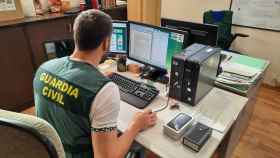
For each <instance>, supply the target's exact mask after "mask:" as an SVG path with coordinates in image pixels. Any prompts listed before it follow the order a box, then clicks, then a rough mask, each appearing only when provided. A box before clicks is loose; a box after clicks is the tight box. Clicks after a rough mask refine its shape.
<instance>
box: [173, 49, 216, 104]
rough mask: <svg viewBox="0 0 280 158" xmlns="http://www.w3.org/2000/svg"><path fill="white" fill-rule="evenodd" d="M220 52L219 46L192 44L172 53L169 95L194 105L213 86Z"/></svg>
mask: <svg viewBox="0 0 280 158" xmlns="http://www.w3.org/2000/svg"><path fill="white" fill-rule="evenodd" d="M220 52H221V50H220V49H219V48H213V47H211V46H206V45H202V44H193V45H191V46H189V47H188V48H186V49H185V50H184V51H183V52H182V53H180V54H177V55H174V56H173V58H172V66H171V78H170V88H169V96H170V97H171V98H174V99H177V100H179V101H182V102H185V103H188V104H190V105H193V106H194V105H196V104H197V103H198V101H199V100H200V99H202V97H204V96H205V95H206V94H207V93H208V92H209V91H210V90H211V89H212V88H213V87H214V82H215V80H216V75H217V71H218V67H219V61H220Z"/></svg>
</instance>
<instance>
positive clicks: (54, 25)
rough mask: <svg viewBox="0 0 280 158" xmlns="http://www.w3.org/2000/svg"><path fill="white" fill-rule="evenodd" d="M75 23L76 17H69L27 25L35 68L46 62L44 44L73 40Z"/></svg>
mask: <svg viewBox="0 0 280 158" xmlns="http://www.w3.org/2000/svg"><path fill="white" fill-rule="evenodd" d="M73 21H74V17H67V18H61V19H54V20H48V21H42V22H37V23H32V24H29V25H26V33H27V34H28V38H29V43H30V45H31V50H32V52H33V53H32V54H33V60H34V64H35V68H37V67H39V66H40V65H41V64H42V63H43V62H44V61H45V60H46V56H45V52H44V47H43V43H44V42H46V41H49V40H61V39H71V38H73V32H72V26H73Z"/></svg>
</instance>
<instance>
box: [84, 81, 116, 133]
mask: <svg viewBox="0 0 280 158" xmlns="http://www.w3.org/2000/svg"><path fill="white" fill-rule="evenodd" d="M119 111H120V93H119V88H118V86H117V85H116V84H115V83H113V82H109V83H107V84H106V85H105V86H104V87H103V88H102V89H101V90H100V91H99V92H98V93H97V95H96V96H95V99H94V100H93V102H92V105H91V111H90V115H89V118H90V121H91V129H92V131H93V132H108V131H112V130H115V129H116V128H117V118H118V115H119Z"/></svg>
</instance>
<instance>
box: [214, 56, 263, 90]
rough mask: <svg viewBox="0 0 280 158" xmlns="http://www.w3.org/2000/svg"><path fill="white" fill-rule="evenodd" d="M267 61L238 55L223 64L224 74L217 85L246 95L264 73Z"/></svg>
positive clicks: (217, 81) (218, 79)
mask: <svg viewBox="0 0 280 158" xmlns="http://www.w3.org/2000/svg"><path fill="white" fill-rule="evenodd" d="M265 66H266V61H265V60H261V59H256V58H252V57H248V56H244V55H237V56H234V57H232V58H231V59H230V60H226V61H225V62H224V63H222V69H223V72H222V73H221V74H220V75H219V76H218V78H217V80H216V85H218V86H222V87H224V88H230V89H232V90H236V91H237V92H240V93H242V94H246V93H247V91H248V90H249V89H250V87H251V85H253V84H254V83H256V81H257V80H258V79H259V77H260V75H261V74H262V72H263V71H264V69H265Z"/></svg>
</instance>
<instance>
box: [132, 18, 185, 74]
mask: <svg viewBox="0 0 280 158" xmlns="http://www.w3.org/2000/svg"><path fill="white" fill-rule="evenodd" d="M186 35H187V32H184V31H179V30H172V29H168V28H161V27H156V26H150V25H145V24H140V23H135V22H130V23H129V36H130V40H129V58H131V59H133V60H136V61H139V62H141V63H144V64H148V65H151V66H154V67H157V68H161V69H170V67H171V60H172V56H173V55H174V54H177V53H181V51H182V49H183V45H184V41H185V38H186Z"/></svg>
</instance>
